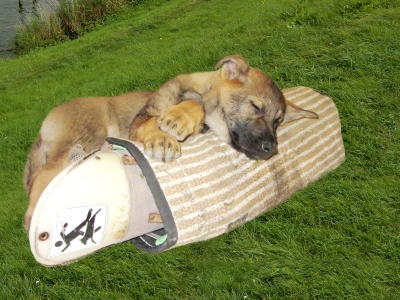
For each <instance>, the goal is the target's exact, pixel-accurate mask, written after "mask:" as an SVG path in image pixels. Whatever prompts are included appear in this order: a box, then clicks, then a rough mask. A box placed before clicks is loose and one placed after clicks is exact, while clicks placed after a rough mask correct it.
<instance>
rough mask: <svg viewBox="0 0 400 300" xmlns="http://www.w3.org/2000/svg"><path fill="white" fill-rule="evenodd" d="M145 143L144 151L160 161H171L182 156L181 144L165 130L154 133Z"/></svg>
mask: <svg viewBox="0 0 400 300" xmlns="http://www.w3.org/2000/svg"><path fill="white" fill-rule="evenodd" d="M143 144H144V152H145V153H146V154H147V155H148V156H150V157H154V158H155V159H158V160H160V161H170V160H173V159H177V158H178V157H180V156H181V145H180V144H179V142H178V141H177V140H176V139H175V138H174V137H172V136H170V135H168V134H166V133H165V132H160V133H157V134H154V135H152V136H151V137H150V138H148V139H146V140H145V141H144V142H143Z"/></svg>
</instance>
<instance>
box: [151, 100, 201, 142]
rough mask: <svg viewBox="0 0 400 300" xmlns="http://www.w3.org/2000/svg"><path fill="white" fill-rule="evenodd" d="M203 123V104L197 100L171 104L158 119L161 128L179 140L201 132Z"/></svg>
mask: <svg viewBox="0 0 400 300" xmlns="http://www.w3.org/2000/svg"><path fill="white" fill-rule="evenodd" d="M203 125H204V110H203V106H202V105H201V104H200V103H198V102H197V101H195V100H186V101H183V102H181V103H179V104H177V105H174V106H171V107H170V108H168V109H167V110H166V111H165V112H164V114H163V115H162V116H160V117H159V119H158V126H159V127H160V129H161V130H162V131H164V132H166V133H168V134H169V135H171V136H173V137H175V138H176V139H177V140H178V141H183V140H184V139H186V138H187V137H188V136H189V135H192V134H195V133H199V132H201V130H202V129H203Z"/></svg>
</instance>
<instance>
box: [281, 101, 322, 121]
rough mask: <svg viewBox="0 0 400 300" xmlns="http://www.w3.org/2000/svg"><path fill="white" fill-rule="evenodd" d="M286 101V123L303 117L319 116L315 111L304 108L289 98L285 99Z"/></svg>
mask: <svg viewBox="0 0 400 300" xmlns="http://www.w3.org/2000/svg"><path fill="white" fill-rule="evenodd" d="M285 102H286V110H285V115H284V116H283V122H284V123H288V122H292V121H294V120H298V119H301V118H308V119H318V118H319V117H318V115H317V114H316V113H315V112H312V111H310V110H305V109H302V108H300V107H298V106H297V105H295V104H293V103H292V102H290V101H288V100H285Z"/></svg>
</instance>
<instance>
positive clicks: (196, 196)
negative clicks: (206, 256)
mask: <svg viewBox="0 0 400 300" xmlns="http://www.w3.org/2000/svg"><path fill="white" fill-rule="evenodd" d="M283 92H284V95H285V97H286V98H287V99H288V100H291V101H292V102H293V103H295V104H297V105H299V106H300V107H302V108H305V109H309V110H312V111H314V112H316V113H318V115H319V119H318V120H315V119H301V120H298V121H294V122H291V123H287V124H284V125H282V126H281V127H279V129H278V142H279V154H278V155H276V156H274V157H272V158H271V159H269V160H268V161H255V160H250V159H248V158H247V157H246V156H245V155H244V154H242V153H238V152H236V151H235V150H234V149H232V148H231V147H230V146H229V145H227V144H225V143H223V142H221V141H220V140H219V139H218V138H217V137H216V136H215V135H214V134H213V133H207V134H204V135H196V136H194V137H192V138H190V139H189V140H187V141H186V142H185V143H183V145H182V157H181V158H179V159H178V160H176V161H174V162H172V163H168V164H164V163H160V162H157V161H155V160H152V159H150V164H151V166H152V168H153V169H154V172H155V174H156V177H157V179H158V181H159V183H160V186H161V188H162V190H163V192H164V194H165V196H166V199H167V202H168V204H169V206H170V209H171V211H172V214H173V217H174V221H175V223H176V226H177V232H178V241H177V243H176V245H175V247H176V246H180V245H184V244H187V243H192V242H197V241H202V240H206V239H209V238H212V237H215V236H218V235H220V234H223V233H224V232H226V231H228V230H230V229H233V228H235V227H237V226H239V225H241V224H243V223H244V222H247V221H249V220H252V219H254V218H255V217H257V216H259V215H260V214H262V213H264V212H265V211H267V210H269V209H271V208H273V207H275V206H277V205H278V204H280V203H282V202H283V201H284V200H286V199H288V198H289V197H290V196H291V195H292V194H293V193H295V192H296V191H298V190H299V189H301V188H303V187H305V186H307V185H308V184H309V183H311V182H313V181H315V180H317V179H318V178H319V177H321V176H322V175H323V174H324V173H326V172H328V171H330V170H332V169H335V168H336V167H338V166H339V165H340V163H341V162H343V161H344V159H345V153H344V147H343V141H342V136H341V128H340V121H339V116H338V112H337V109H336V107H335V104H334V103H333V101H332V99H330V98H329V97H328V96H326V95H323V94H320V93H318V92H316V91H315V90H313V89H311V88H307V87H295V88H290V89H285V90H284V91H283Z"/></svg>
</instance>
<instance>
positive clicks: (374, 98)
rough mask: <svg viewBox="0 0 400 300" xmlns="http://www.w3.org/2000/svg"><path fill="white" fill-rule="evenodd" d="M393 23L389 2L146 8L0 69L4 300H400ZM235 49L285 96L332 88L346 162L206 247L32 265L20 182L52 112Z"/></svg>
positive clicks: (151, 82) (125, 248)
mask: <svg viewBox="0 0 400 300" xmlns="http://www.w3.org/2000/svg"><path fill="white" fill-rule="evenodd" d="M163 2H165V3H163ZM398 20H400V3H399V1H398V0H397V1H396V0H392V1H388V0H387V1H385V0H340V1H328V0H321V1H307V0H298V1H293V0H284V1H281V0H271V1H262V0H257V1H239V0H232V1H229V2H228V1H222V0H221V1H217V0H215V1H214V0H213V1H205V0H204V1H187V0H171V1H158V2H157V1H143V2H142V4H140V5H138V6H137V7H134V8H129V9H126V10H124V11H123V12H121V14H118V15H117V16H114V17H110V18H109V19H108V21H107V22H106V23H104V24H102V25H100V26H98V27H96V29H95V30H93V31H92V32H90V33H88V34H86V35H85V36H83V37H80V38H78V39H77V40H74V41H69V42H66V43H62V44H58V45H56V46H53V47H50V48H47V49H42V50H34V51H32V52H30V53H29V54H27V55H24V56H21V57H18V58H16V59H13V60H2V61H0V139H1V144H0V153H1V155H0V186H1V188H0V199H1V217H0V237H1V242H0V274H2V276H1V278H0V299H374V300H376V299H400V288H399V287H400V222H399V221H400V213H399V209H400V183H399V182H400V164H399V160H400V159H399V157H400V131H399V120H400V68H399V66H400V39H399V38H398V33H399V32H400V22H399V21H398ZM233 53H239V54H241V55H243V56H244V57H246V58H247V59H248V61H249V62H250V64H251V65H252V66H253V67H257V68H259V69H261V70H263V71H265V72H266V73H267V74H269V75H270V76H271V77H272V78H273V79H274V80H275V81H276V82H277V83H278V85H279V86H280V87H281V88H286V87H292V86H297V85H304V86H309V87H312V88H315V89H317V90H319V91H321V92H324V93H326V94H328V95H330V96H331V97H332V98H333V99H334V101H335V103H336V105H337V107H338V109H339V113H340V117H341V122H342V132H343V139H344V142H345V148H346V155H347V156H346V161H345V162H344V163H343V164H342V165H341V166H340V167H339V168H338V169H336V170H335V171H333V172H331V173H329V174H328V175H326V176H324V177H323V178H321V179H320V180H319V181H317V182H315V183H313V184H312V185H310V186H309V187H307V188H306V189H304V190H302V191H300V192H299V193H297V194H296V195H294V196H293V197H292V198H291V199H289V200H288V201H287V202H285V203H284V204H282V205H280V206H279V207H277V208H275V209H274V210H272V211H270V212H267V213H265V214H264V215H262V216H261V217H259V218H257V219H256V220H254V221H252V222H249V223H247V224H245V225H244V226H242V227H240V228H238V229H236V230H235V231H233V232H230V233H228V234H225V235H223V236H220V237H218V238H215V239H213V240H210V241H206V242H202V243H197V244H192V245H188V246H184V247H180V248H177V249H173V250H171V251H167V252H165V253H161V254H157V255H148V254H144V253H141V252H140V251H139V250H137V249H136V248H135V247H134V246H133V245H132V244H130V243H123V244H118V245H115V246H112V247H109V248H107V249H104V250H102V251H100V252H97V253H95V254H93V255H91V256H89V257H87V258H85V259H83V260H81V261H79V262H77V263H74V264H72V265H69V266H63V267H55V268H45V267H42V266H41V265H39V264H38V263H37V262H36V261H35V260H34V258H33V256H32V254H31V252H30V249H29V245H28V240H27V237H26V235H25V233H24V231H23V229H22V226H21V223H22V218H23V214H24V211H25V208H26V206H27V201H28V200H27V196H26V194H25V192H24V190H23V187H22V183H21V177H22V171H23V167H24V164H25V161H26V155H27V153H28V151H29V148H30V145H31V143H32V142H33V140H34V138H35V137H36V135H37V132H38V131H39V127H40V124H41V122H42V121H43V119H44V118H45V116H46V114H47V113H48V112H49V111H50V110H51V109H52V108H53V107H55V106H56V105H58V104H60V103H63V102H65V101H67V100H70V99H72V98H75V97H79V96H88V95H117V94H121V93H125V92H128V91H132V90H146V89H156V88H157V87H159V86H160V85H161V84H162V83H163V82H165V81H166V80H168V79H169V78H171V77H173V76H175V75H177V74H179V73H189V72H196V71H209V70H211V69H212V66H213V65H214V64H215V63H216V62H217V61H218V60H219V59H220V58H222V57H224V56H225V55H228V54H233Z"/></svg>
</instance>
